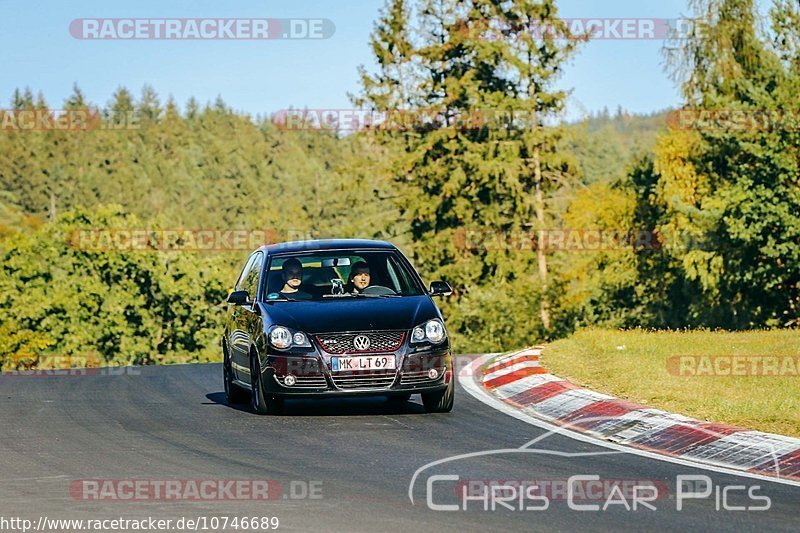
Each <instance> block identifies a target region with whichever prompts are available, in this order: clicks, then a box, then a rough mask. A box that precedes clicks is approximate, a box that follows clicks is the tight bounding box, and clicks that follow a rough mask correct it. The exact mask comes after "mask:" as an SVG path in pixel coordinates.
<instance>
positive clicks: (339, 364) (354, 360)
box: [331, 355, 395, 372]
mask: <svg viewBox="0 0 800 533" xmlns="http://www.w3.org/2000/svg"><path fill="white" fill-rule="evenodd" d="M387 368H388V369H390V370H391V369H394V368H395V361H394V355H362V356H359V357H331V370H332V371H334V372H342V371H345V372H346V371H348V370H383V369H387Z"/></svg>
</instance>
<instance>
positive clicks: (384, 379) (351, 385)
mask: <svg viewBox="0 0 800 533" xmlns="http://www.w3.org/2000/svg"><path fill="white" fill-rule="evenodd" d="M396 374H397V373H396V371H395V370H394V369H392V370H368V371H365V372H347V373H344V374H339V373H334V374H331V378H332V379H333V383H334V384H335V385H336V386H337V387H339V388H340V389H388V388H389V387H390V386H391V385H392V383H394V379H395V376H396Z"/></svg>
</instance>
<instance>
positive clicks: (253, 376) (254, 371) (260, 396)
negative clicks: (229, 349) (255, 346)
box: [250, 355, 283, 415]
mask: <svg viewBox="0 0 800 533" xmlns="http://www.w3.org/2000/svg"><path fill="white" fill-rule="evenodd" d="M250 385H251V386H252V388H253V392H252V394H251V395H250V405H251V406H252V407H253V411H255V412H256V413H257V414H259V415H273V414H276V413H278V412H279V411H280V410H281V407H282V406H283V402H282V401H281V400H278V399H277V398H274V397H272V396H268V395H266V396H265V395H264V386H263V385H262V383H261V361H260V360H259V358H258V356H257V355H251V356H250Z"/></svg>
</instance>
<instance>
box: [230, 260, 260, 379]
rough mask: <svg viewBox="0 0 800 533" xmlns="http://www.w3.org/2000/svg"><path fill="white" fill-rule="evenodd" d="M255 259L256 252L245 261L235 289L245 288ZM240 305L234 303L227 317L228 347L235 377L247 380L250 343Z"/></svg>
mask: <svg viewBox="0 0 800 533" xmlns="http://www.w3.org/2000/svg"><path fill="white" fill-rule="evenodd" d="M255 260H256V253H254V254H252V255H251V256H250V257H249V258H248V259H247V263H245V266H244V268H243V269H242V273H241V274H240V275H239V279H238V280H237V281H236V285H235V286H234V287H233V290H235V291H241V290H245V285H246V282H247V277H248V275H249V274H250V271H251V270H252V267H253V263H254V262H255ZM251 297H252V296H251ZM242 312H243V310H242V306H241V305H234V306H232V309H231V310H230V317H229V319H228V349H229V351H230V358H231V368H232V369H233V374H234V376H235V377H236V379H238V380H240V381H244V382H247V380H248V379H249V376H250V367H249V366H247V363H246V361H247V352H248V351H249V349H250V345H249V344H248V342H247V338H248V336H247V333H246V332H245V331H243V330H242V329H241V324H240V322H241V316H242ZM242 361H245V368H242Z"/></svg>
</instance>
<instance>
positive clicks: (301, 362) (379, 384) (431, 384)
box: [261, 342, 455, 398]
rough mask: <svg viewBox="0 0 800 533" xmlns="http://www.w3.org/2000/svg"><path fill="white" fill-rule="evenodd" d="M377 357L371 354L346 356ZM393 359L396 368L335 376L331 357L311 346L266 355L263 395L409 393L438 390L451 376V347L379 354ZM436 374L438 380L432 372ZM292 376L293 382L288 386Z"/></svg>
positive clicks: (314, 396)
mask: <svg viewBox="0 0 800 533" xmlns="http://www.w3.org/2000/svg"><path fill="white" fill-rule="evenodd" d="M361 355H375V354H369V353H359V354H349V355H348V356H361ZM380 355H381V356H388V357H394V358H395V365H396V368H395V369H391V370H371V371H349V372H333V371H332V370H331V368H332V365H331V358H332V357H338V356H336V355H331V354H328V353H325V352H324V350H321V349H319V348H317V347H315V348H314V349H313V350H309V351H308V352H307V353H301V354H298V353H268V354H267V355H266V356H265V358H264V359H263V360H262V364H261V368H262V375H261V382H262V386H263V390H264V392H265V393H267V394H269V395H272V396H276V397H283V398H312V397H313V398H319V397H342V396H376V395H381V396H386V395H398V396H399V395H407V394H418V393H429V392H437V391H442V390H444V389H446V388H447V386H448V384H449V383H450V380H452V379H455V378H454V376H453V357H452V354H451V353H450V346H449V343H447V342H446V343H445V344H444V345H443V346H438V347H437V346H428V347H423V348H415V347H411V346H409V345H408V343H404V345H403V346H402V347H401V348H400V349H399V350H397V351H396V352H393V353H389V354H380ZM431 370H436V374H437V375H436V377H435V378H431V377H430V371H431ZM288 375H292V376H294V379H295V384H294V385H292V386H288V385H286V376H288Z"/></svg>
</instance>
